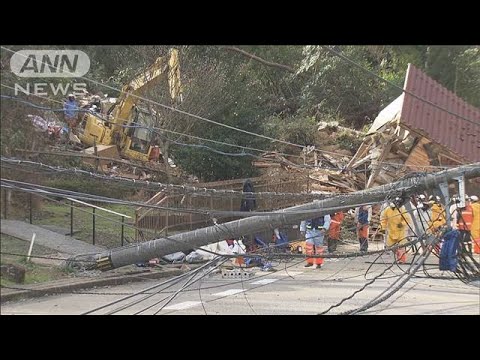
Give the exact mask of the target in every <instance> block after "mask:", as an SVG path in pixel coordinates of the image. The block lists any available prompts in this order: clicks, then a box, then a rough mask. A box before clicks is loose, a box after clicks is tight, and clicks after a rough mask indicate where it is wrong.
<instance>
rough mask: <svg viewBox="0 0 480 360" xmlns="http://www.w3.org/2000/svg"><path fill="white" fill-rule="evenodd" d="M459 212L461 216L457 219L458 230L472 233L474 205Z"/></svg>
mask: <svg viewBox="0 0 480 360" xmlns="http://www.w3.org/2000/svg"><path fill="white" fill-rule="evenodd" d="M459 211H460V214H459V216H458V218H457V229H458V230H467V231H470V230H471V229H472V222H473V209H472V205H467V206H465V208H464V209H462V210H459Z"/></svg>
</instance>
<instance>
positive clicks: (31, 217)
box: [28, 193, 33, 224]
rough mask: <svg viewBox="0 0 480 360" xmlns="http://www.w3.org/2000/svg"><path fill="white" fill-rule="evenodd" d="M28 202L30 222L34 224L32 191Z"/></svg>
mask: <svg viewBox="0 0 480 360" xmlns="http://www.w3.org/2000/svg"><path fill="white" fill-rule="evenodd" d="M28 203H29V205H30V224H32V223H33V221H32V220H33V214H32V211H33V209H32V193H30V196H29V197H28Z"/></svg>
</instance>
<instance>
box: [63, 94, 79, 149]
mask: <svg viewBox="0 0 480 360" xmlns="http://www.w3.org/2000/svg"><path fill="white" fill-rule="evenodd" d="M77 111H78V105H77V102H76V101H75V96H74V95H73V94H68V99H67V101H66V102H65V103H64V104H63V112H64V116H65V122H66V123H67V125H68V139H69V140H70V134H71V132H72V129H74V128H75V126H76V125H77V116H78V115H77Z"/></svg>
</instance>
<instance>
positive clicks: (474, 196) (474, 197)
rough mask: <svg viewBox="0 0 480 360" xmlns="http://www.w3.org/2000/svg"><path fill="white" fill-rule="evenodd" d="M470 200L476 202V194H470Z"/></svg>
mask: <svg viewBox="0 0 480 360" xmlns="http://www.w3.org/2000/svg"><path fill="white" fill-rule="evenodd" d="M470 200H472V202H476V201H478V196H477V195H472V196H471V197H470Z"/></svg>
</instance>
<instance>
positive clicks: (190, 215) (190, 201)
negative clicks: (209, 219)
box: [187, 195, 193, 231]
mask: <svg viewBox="0 0 480 360" xmlns="http://www.w3.org/2000/svg"><path fill="white" fill-rule="evenodd" d="M187 196H188V208H189V209H191V208H192V195H187ZM188 216H189V218H190V231H191V230H192V229H193V214H192V213H190V214H189V215H188Z"/></svg>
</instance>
